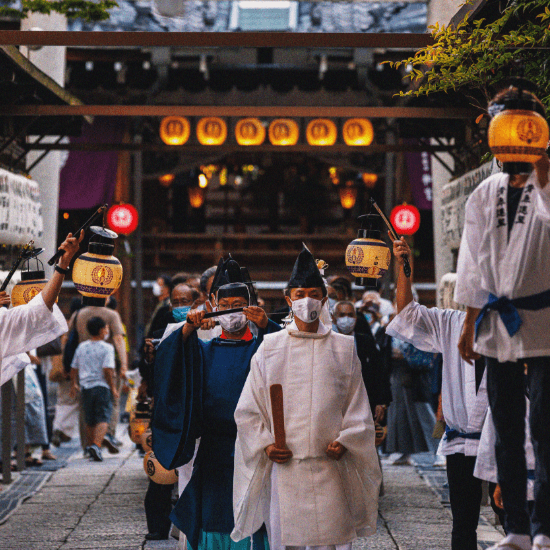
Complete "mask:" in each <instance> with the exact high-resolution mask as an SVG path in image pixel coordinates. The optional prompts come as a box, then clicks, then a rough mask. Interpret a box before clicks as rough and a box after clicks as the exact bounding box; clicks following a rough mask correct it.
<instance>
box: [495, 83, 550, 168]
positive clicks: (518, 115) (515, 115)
mask: <svg viewBox="0 0 550 550" xmlns="http://www.w3.org/2000/svg"><path fill="white" fill-rule="evenodd" d="M493 106H494V107H496V105H494V104H493ZM501 107H502V108H503V110H502V111H501V112H499V113H498V114H496V115H495V116H494V117H493V118H492V119H491V123H490V124H489V148H490V149H491V151H492V153H493V154H494V155H495V157H496V158H497V159H498V160H499V161H500V162H502V163H503V164H504V166H503V171H504V172H506V173H508V174H529V173H530V172H531V171H532V169H533V167H532V163H534V162H536V161H537V160H538V159H540V158H541V156H542V155H543V154H544V152H545V151H546V147H547V144H548V123H547V122H546V120H545V118H544V117H543V116H541V115H540V114H539V113H538V112H536V110H537V109H540V110H541V111H542V109H541V107H540V106H539V105H538V103H537V102H536V101H535V100H534V99H531V98H527V97H526V96H523V95H522V96H521V99H520V95H519V93H514V92H513V91H510V94H509V96H505V97H504V98H503V102H502V105H501ZM489 109H491V106H489Z"/></svg>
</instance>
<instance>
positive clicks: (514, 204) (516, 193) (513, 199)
mask: <svg viewBox="0 0 550 550" xmlns="http://www.w3.org/2000/svg"><path fill="white" fill-rule="evenodd" d="M522 193H523V187H512V186H511V185H509V186H508V201H507V206H508V238H509V237H510V231H512V227H513V226H514V220H515V219H516V212H517V211H518V206H519V201H520V199H521V194H522Z"/></svg>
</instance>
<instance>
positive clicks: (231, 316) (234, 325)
mask: <svg viewBox="0 0 550 550" xmlns="http://www.w3.org/2000/svg"><path fill="white" fill-rule="evenodd" d="M218 321H219V322H220V325H221V326H222V328H223V329H224V330H227V332H239V331H240V330H242V329H243V328H244V326H245V325H246V323H247V319H246V315H245V314H244V313H243V312H242V311H239V312H237V313H228V314H226V315H220V316H219V317H218Z"/></svg>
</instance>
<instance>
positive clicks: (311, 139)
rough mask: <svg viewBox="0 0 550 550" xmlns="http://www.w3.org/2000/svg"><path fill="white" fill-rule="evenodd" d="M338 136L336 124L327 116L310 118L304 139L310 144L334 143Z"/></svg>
mask: <svg viewBox="0 0 550 550" xmlns="http://www.w3.org/2000/svg"><path fill="white" fill-rule="evenodd" d="M337 137H338V130H337V129H336V124H334V122H332V120H329V119H328V118H317V119H315V120H311V121H310V122H309V124H308V125H307V128H306V139H307V142H308V143H309V144H310V145H317V146H326V145H334V144H335V143H336V138H337Z"/></svg>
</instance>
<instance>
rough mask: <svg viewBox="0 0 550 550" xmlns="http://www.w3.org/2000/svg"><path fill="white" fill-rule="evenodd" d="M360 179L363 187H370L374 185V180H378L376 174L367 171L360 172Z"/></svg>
mask: <svg viewBox="0 0 550 550" xmlns="http://www.w3.org/2000/svg"><path fill="white" fill-rule="evenodd" d="M361 179H362V180H363V183H364V184H365V187H368V188H369V189H372V188H373V187H374V186H375V185H376V182H377V181H378V176H377V175H376V174H371V173H369V172H363V173H362V174H361Z"/></svg>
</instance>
